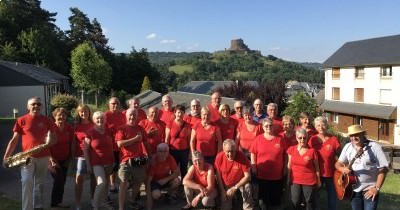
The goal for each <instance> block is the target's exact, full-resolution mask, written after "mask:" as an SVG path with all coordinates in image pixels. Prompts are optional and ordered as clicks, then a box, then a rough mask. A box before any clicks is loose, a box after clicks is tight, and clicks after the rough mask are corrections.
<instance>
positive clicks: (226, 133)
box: [217, 118, 238, 140]
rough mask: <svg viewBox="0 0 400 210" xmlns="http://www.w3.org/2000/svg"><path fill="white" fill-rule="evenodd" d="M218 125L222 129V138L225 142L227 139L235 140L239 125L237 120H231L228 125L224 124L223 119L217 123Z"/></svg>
mask: <svg viewBox="0 0 400 210" xmlns="http://www.w3.org/2000/svg"><path fill="white" fill-rule="evenodd" d="M217 125H218V126H219V128H220V129H221V137H222V139H223V140H225V139H235V137H236V129H237V126H238V123H237V121H236V120H234V119H232V118H229V121H228V123H226V124H225V123H223V122H222V121H221V118H220V119H219V120H218V121H217Z"/></svg>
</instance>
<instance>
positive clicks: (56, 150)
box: [50, 124, 74, 160]
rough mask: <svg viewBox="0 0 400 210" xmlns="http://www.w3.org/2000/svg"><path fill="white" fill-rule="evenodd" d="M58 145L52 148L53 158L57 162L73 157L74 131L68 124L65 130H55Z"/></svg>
mask: <svg viewBox="0 0 400 210" xmlns="http://www.w3.org/2000/svg"><path fill="white" fill-rule="evenodd" d="M55 134H56V137H57V143H56V144H55V145H53V146H52V147H51V148H50V151H51V157H52V158H53V159H55V160H67V159H68V158H69V157H70V155H71V152H70V151H71V142H72V140H73V139H74V130H73V129H72V127H71V126H70V125H68V124H66V125H65V126H64V128H63V130H60V129H59V128H58V127H57V128H56V130H55Z"/></svg>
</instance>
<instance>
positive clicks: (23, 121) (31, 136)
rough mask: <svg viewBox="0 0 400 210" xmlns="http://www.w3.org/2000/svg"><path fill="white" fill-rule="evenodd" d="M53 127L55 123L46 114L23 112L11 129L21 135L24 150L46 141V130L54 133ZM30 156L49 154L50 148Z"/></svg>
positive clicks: (54, 127) (37, 156)
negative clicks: (36, 114) (35, 114)
mask: <svg viewBox="0 0 400 210" xmlns="http://www.w3.org/2000/svg"><path fill="white" fill-rule="evenodd" d="M55 129H56V125H55V124H54V122H53V121H52V120H50V119H49V118H47V117H46V116H44V115H39V116H33V115H30V114H25V115H23V116H21V117H20V118H18V119H17V121H16V122H15V124H14V128H13V131H14V132H16V133H18V134H20V135H21V136H22V151H26V150H29V149H31V148H33V147H36V146H38V145H41V144H44V143H45V142H46V137H47V132H48V131H49V130H50V131H51V132H53V133H54V131H55ZM31 156H32V157H36V158H39V157H46V156H50V149H49V148H46V149H43V150H42V151H40V152H38V153H36V154H32V155H31Z"/></svg>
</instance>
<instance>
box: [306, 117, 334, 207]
mask: <svg viewBox="0 0 400 210" xmlns="http://www.w3.org/2000/svg"><path fill="white" fill-rule="evenodd" d="M314 124H315V127H316V130H317V131H318V134H316V135H314V136H312V137H311V138H310V140H309V141H308V145H309V146H310V147H311V148H314V150H315V151H317V153H318V162H319V169H320V171H321V182H322V183H324V184H325V187H326V192H327V197H328V209H329V210H336V208H337V207H336V206H337V205H336V203H337V197H336V191H335V186H334V183H333V172H334V171H335V163H336V160H337V159H338V157H339V155H340V143H339V140H338V139H337V138H336V137H335V136H333V135H332V134H329V133H328V131H327V128H328V121H327V120H326V118H325V117H322V116H319V117H317V118H315V119H314ZM307 133H308V131H307Z"/></svg>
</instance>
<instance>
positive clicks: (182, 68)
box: [169, 65, 193, 74]
mask: <svg viewBox="0 0 400 210" xmlns="http://www.w3.org/2000/svg"><path fill="white" fill-rule="evenodd" d="M169 70H170V71H173V72H175V73H176V74H184V73H185V72H192V71H193V67H192V66H191V65H175V66H171V67H169Z"/></svg>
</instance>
